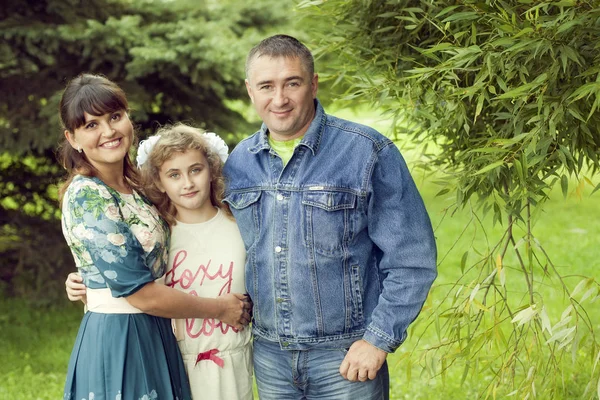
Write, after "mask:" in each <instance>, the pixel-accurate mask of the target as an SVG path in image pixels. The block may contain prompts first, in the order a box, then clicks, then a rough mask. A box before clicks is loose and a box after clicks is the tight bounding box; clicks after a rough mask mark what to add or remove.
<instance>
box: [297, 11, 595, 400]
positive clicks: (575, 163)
mask: <svg viewBox="0 0 600 400" xmlns="http://www.w3.org/2000/svg"><path fill="white" fill-rule="evenodd" d="M300 8H302V9H303V10H305V12H306V13H307V15H308V17H309V18H307V20H310V21H315V20H317V21H318V20H319V19H321V20H326V21H327V22H328V26H330V27H335V28H333V29H332V30H328V31H327V32H326V34H323V35H322V37H321V38H320V39H319V40H318V41H316V43H317V46H318V47H319V50H318V51H319V52H320V53H324V54H327V53H329V54H330V53H332V52H333V53H335V54H339V62H338V63H336V64H335V65H333V66H332V71H333V72H332V75H333V78H340V79H344V80H345V81H346V83H347V84H348V85H349V89H348V90H347V92H346V93H344V96H345V97H346V98H347V99H354V98H358V97H362V98H366V99H368V100H369V101H371V102H373V103H374V104H375V105H376V106H377V107H378V108H379V109H382V110H384V111H386V112H387V113H388V115H389V116H390V117H391V118H392V120H393V123H394V128H395V132H396V134H406V135H408V136H409V137H410V139H411V141H412V142H415V143H419V144H422V145H426V144H427V145H429V151H428V150H427V149H425V150H423V152H424V157H425V160H426V163H424V166H425V167H427V168H433V169H436V170H437V171H438V174H437V175H436V176H437V177H440V176H441V178H438V179H439V180H440V181H441V184H442V185H443V186H444V187H443V188H442V190H441V191H440V194H445V193H449V192H454V193H455V195H456V202H455V207H457V208H462V207H465V206H467V205H471V204H474V206H475V208H476V209H477V210H478V211H479V212H480V214H482V215H486V214H487V213H491V214H492V215H493V220H494V222H495V223H498V224H502V226H503V227H504V234H503V236H502V237H500V238H498V241H497V242H494V243H492V244H490V246H489V248H487V249H485V251H483V252H481V253H480V256H479V259H478V260H477V262H475V263H473V264H471V265H469V264H468V263H467V261H468V256H469V252H465V255H464V256H463V262H462V265H461V268H462V269H463V270H464V276H463V279H461V280H460V281H459V282H457V283H456V284H455V285H454V286H453V287H452V289H450V290H449V291H448V292H447V293H446V296H445V300H444V301H443V302H441V304H439V305H438V307H437V308H436V309H435V311H434V312H433V313H432V314H431V318H432V320H431V321H433V322H432V324H433V323H435V325H436V326H439V331H438V333H439V336H440V343H439V344H438V345H437V346H432V348H431V349H430V350H429V351H427V352H425V354H424V356H423V357H424V359H427V360H432V359H433V360H435V361H436V362H439V364H440V365H441V367H440V368H439V369H438V372H437V373H439V374H441V375H444V374H445V373H446V372H447V370H448V369H449V368H452V367H455V368H456V367H457V366H461V367H462V368H463V369H464V370H465V372H466V371H468V369H469V367H471V368H473V367H475V368H477V369H478V371H479V372H482V373H483V374H485V375H486V376H487V378H489V385H488V386H487V392H486V393H483V395H487V396H492V395H493V396H494V397H495V396H496V393H498V394H500V393H503V394H507V393H508V392H512V394H513V395H516V396H518V397H519V398H525V397H529V396H531V397H534V396H535V395H536V393H537V394H538V395H539V394H543V395H544V396H554V395H555V394H557V393H563V391H564V390H565V389H564V386H562V382H561V379H560V378H557V376H560V370H561V368H562V364H563V362H564V361H565V359H570V357H571V352H573V353H572V354H575V355H576V354H577V352H578V351H579V350H580V349H586V350H588V351H590V352H591V354H592V357H594V359H596V362H597V358H596V355H598V354H600V353H598V338H597V337H596V335H595V332H594V323H593V321H591V320H590V318H589V316H588V314H587V311H586V307H588V304H589V302H590V301H593V300H594V299H597V298H598V295H599V286H598V282H597V281H596V280H595V279H594V278H583V279H581V278H579V279H580V281H579V283H577V282H573V281H570V280H569V279H568V278H565V277H563V276H561V274H559V273H558V272H557V270H556V268H555V266H554V264H553V263H552V260H551V257H550V255H549V252H548V251H547V249H544V248H543V247H542V246H541V245H540V244H539V242H538V241H536V239H535V236H534V233H533V228H532V226H533V224H534V222H535V221H536V218H539V217H540V211H541V210H542V209H543V203H544V201H545V200H546V199H547V196H548V192H549V190H550V189H551V188H552V187H553V185H554V184H555V183H557V182H560V185H561V187H562V190H563V193H564V194H565V195H566V194H567V192H568V191H569V178H571V177H574V178H575V179H577V180H578V181H579V184H578V187H577V190H578V191H579V190H581V188H582V187H583V186H584V185H593V184H592V181H591V179H590V177H593V176H594V174H596V173H597V172H598V168H599V166H600V164H599V155H600V113H599V112H598V107H599V106H600V67H599V65H600V53H599V52H598V48H599V47H600V41H599V38H600V24H598V20H599V18H600V8H599V5H598V2H596V1H586V0H582V1H575V0H560V1H542V2H537V1H536V2H534V1H531V0H518V1H517V0H499V1H498V0H484V1H457V2H456V1H444V0H420V1H419V0H372V1H366V0H347V1H342V0H337V1H336V0H330V1H304V2H302V3H301V4H300ZM317 23H318V22H317ZM432 145H433V146H432ZM439 171H447V173H445V174H441V173H439ZM599 187H600V185H597V186H595V189H594V191H595V190H597V189H598V188H599ZM474 220H475V221H476V220H477V219H474ZM521 232H522V233H521ZM471 257H473V253H472V252H471ZM507 267H514V268H516V269H517V270H519V271H520V272H521V273H520V279H509V280H507V279H506V275H505V271H506V268H507ZM523 283H524V285H523ZM547 284H550V285H553V286H552V287H553V288H555V290H556V289H557V290H559V291H560V293H562V294H563V295H564V296H565V298H566V299H567V303H568V304H567V305H566V308H565V310H564V312H563V313H562V315H561V316H560V317H555V316H549V315H548V312H547V309H546V307H545V305H544V296H543V293H545V292H546V294H548V292H547V291H545V290H544V286H546V285H547ZM523 286H525V289H523V290H521V289H520V287H523ZM515 291H516V294H518V293H523V294H524V296H523V297H521V296H519V295H511V296H509V293H513V294H515ZM552 318H554V319H555V323H554V324H553V323H551V320H552ZM484 349H485V350H484ZM490 349H494V350H490ZM592 364H594V363H593V362H592V363H591V364H590V365H592ZM598 375H599V372H598V368H596V367H595V364H594V368H593V369H592V371H591V372H590V376H589V380H588V386H587V388H586V389H585V393H587V395H589V394H590V393H591V392H592V390H593V389H594V388H595V387H596V384H597V383H598ZM536 388H537V389H536ZM536 390H537V392H536ZM580 395H581V393H580ZM599 396H600V393H599Z"/></svg>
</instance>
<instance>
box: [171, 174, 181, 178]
mask: <svg viewBox="0 0 600 400" xmlns="http://www.w3.org/2000/svg"><path fill="white" fill-rule="evenodd" d="M169 178H171V179H177V178H179V174H171V175H169Z"/></svg>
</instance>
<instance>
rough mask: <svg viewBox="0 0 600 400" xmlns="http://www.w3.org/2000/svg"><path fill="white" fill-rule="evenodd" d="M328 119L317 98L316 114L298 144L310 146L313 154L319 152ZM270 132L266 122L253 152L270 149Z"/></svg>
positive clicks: (252, 148)
mask: <svg viewBox="0 0 600 400" xmlns="http://www.w3.org/2000/svg"><path fill="white" fill-rule="evenodd" d="M326 120H327V115H325V110H323V106H321V103H320V102H319V100H317V99H315V116H314V118H313V120H312V122H311V123H310V126H309V127H308V130H307V131H306V133H305V134H304V137H303V138H302V141H301V142H300V143H299V144H298V145H299V146H306V147H308V148H309V149H310V150H311V152H312V154H313V156H314V155H315V154H317V151H318V150H319V144H320V143H321V136H322V135H323V131H324V127H325V121H326ZM268 132H269V128H267V125H265V124H264V123H263V124H262V126H261V127H260V131H259V135H258V143H256V144H255V145H254V146H252V147H250V148H249V151H250V152H251V153H253V154H256V153H258V152H260V151H261V150H270V149H271V146H270V145H269V139H268V137H267V134H268Z"/></svg>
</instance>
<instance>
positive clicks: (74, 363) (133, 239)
mask: <svg viewBox="0 0 600 400" xmlns="http://www.w3.org/2000/svg"><path fill="white" fill-rule="evenodd" d="M62 211H63V215H62V228H63V234H64V236H65V239H66V240H67V243H68V245H69V247H70V248H71V252H72V253H73V257H74V259H75V264H76V265H77V268H78V269H79V272H80V273H81V275H82V277H83V280H84V283H85V285H86V286H87V288H88V311H87V312H86V313H85V315H84V317H83V320H82V321H81V325H80V327H79V332H78V334H77V338H76V340H75V346H74V348H73V352H72V353H71V359H70V361H69V367H68V373H67V382H66V385H65V391H64V396H63V399H64V400H104V399H106V400H109V399H110V400H129V399H136V400H137V399H143V400H154V399H160V400H166V399H178V400H184V399H191V394H190V389H189V383H188V380H187V377H186V374H185V369H184V366H183V362H182V358H181V355H180V353H179V349H178V347H177V343H176V340H175V337H174V336H173V333H172V329H171V322H170V320H169V319H166V318H160V317H154V316H151V315H148V314H144V313H142V312H141V311H139V310H137V309H135V308H134V307H133V306H131V305H129V303H128V302H127V301H126V300H125V297H127V296H129V295H131V294H133V293H135V292H136V291H137V290H139V289H140V288H141V287H142V286H144V285H145V284H147V283H149V282H152V281H155V280H157V279H159V278H161V277H162V276H163V275H164V273H165V268H166V265H167V261H168V255H167V249H168V240H169V229H168V226H167V225H166V223H165V222H164V221H163V220H162V219H161V218H160V217H159V216H158V213H157V211H156V209H155V208H154V207H153V206H152V205H150V204H149V203H148V202H147V201H146V200H145V199H144V198H143V197H141V196H140V195H139V194H137V193H135V192H134V193H133V194H123V193H119V192H117V191H115V190H113V189H112V188H110V187H108V186H107V185H105V184H104V183H103V182H102V181H101V180H100V179H98V178H93V177H85V176H76V177H75V178H74V179H73V181H72V183H71V184H70V185H69V187H68V189H67V192H66V193H65V196H64V199H63V208H62Z"/></svg>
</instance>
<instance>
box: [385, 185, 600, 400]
mask: <svg viewBox="0 0 600 400" xmlns="http://www.w3.org/2000/svg"><path fill="white" fill-rule="evenodd" d="M590 191H591V188H588V189H587V190H586V191H585V192H584V195H583V196H582V197H581V198H578V197H577V196H576V195H575V194H571V195H569V196H568V198H567V199H564V198H563V196H562V194H561V193H560V189H558V188H557V189H556V190H554V191H553V192H552V193H551V200H550V201H549V202H548V203H547V204H545V206H544V213H543V215H542V216H541V218H540V219H539V220H538V221H537V223H536V225H535V226H534V229H533V233H534V235H535V237H536V238H537V239H538V240H539V242H540V243H541V245H542V246H543V247H544V248H545V249H546V251H547V252H548V254H549V256H550V259H551V260H552V262H553V263H554V264H555V265H556V267H557V270H558V271H559V272H560V273H561V275H563V276H567V277H566V278H565V282H566V283H567V286H568V287H569V288H570V289H573V288H574V287H575V286H576V284H577V283H578V282H579V281H580V280H581V277H582V276H588V277H594V276H596V271H597V270H598V268H599V267H600V261H599V260H600V247H598V246H597V241H598V238H599V237H600V225H599V224H598V223H597V221H598V220H600V208H599V207H598V205H597V204H598V198H597V195H596V196H590V195H589V194H590ZM421 192H422V194H423V196H424V199H425V202H426V204H427V207H428V210H429V212H430V216H431V218H432V222H433V224H434V226H436V227H437V228H436V238H437V243H438V251H439V259H440V260H442V259H443V261H442V262H441V264H440V265H439V276H438V279H437V280H436V282H435V287H434V291H433V294H432V296H431V297H432V299H430V300H431V303H432V304H438V303H439V302H440V301H441V299H442V298H443V297H445V294H446V293H447V292H448V290H449V289H450V287H451V286H450V285H451V284H453V283H455V282H456V281H457V280H458V279H459V278H461V269H460V265H461V257H462V255H463V253H464V252H465V251H466V250H470V258H469V262H468V263H467V264H471V261H474V259H475V256H476V255H475V252H474V251H473V249H474V248H476V249H479V250H480V251H484V250H485V249H486V245H485V241H484V235H483V232H482V229H481V228H478V229H477V231H475V230H474V228H473V227H472V226H470V227H469V228H467V230H466V232H465V233H464V234H463V236H462V238H461V239H458V240H457V238H458V237H459V236H460V235H461V232H462V231H463V229H464V228H465V226H467V224H468V221H469V219H470V213H469V212H468V210H462V211H460V212H457V213H456V214H454V215H453V216H452V217H448V216H446V218H445V219H443V215H444V210H445V208H446V207H448V206H449V205H450V204H451V203H452V199H450V198H436V197H435V193H436V192H437V188H435V187H433V186H431V185H425V186H421ZM442 219H443V221H442ZM440 221H442V222H441V223H440ZM483 225H484V230H485V232H486V235H487V237H488V240H489V242H490V243H495V241H497V240H498V239H499V238H500V235H501V233H502V231H503V227H502V226H494V227H493V226H492V224H491V221H490V218H487V219H485V220H484V224H483ZM455 242H456V243H455ZM453 246H454V247H453ZM504 266H505V268H506V273H507V281H508V280H509V279H512V295H513V298H512V299H511V301H512V303H513V304H518V303H520V304H525V303H527V302H528V299H527V298H526V297H525V296H523V295H522V293H524V291H525V289H526V285H525V282H524V279H523V278H522V273H521V271H520V270H519V269H518V268H517V267H516V259H515V258H514V257H511V258H507V259H506V260H505V261H504ZM539 279H540V280H542V278H541V277H539ZM543 281H544V285H541V286H540V289H539V290H538V297H536V301H538V300H539V299H541V298H543V303H544V304H545V305H546V307H547V309H548V314H549V317H550V319H551V321H552V323H555V322H557V321H558V319H559V317H560V315H561V313H562V312H563V310H564V309H565V308H566V306H567V298H565V296H563V295H562V294H561V292H560V291H559V290H558V284H557V281H556V280H548V279H546V280H543ZM467 282H468V281H467ZM587 309H588V312H590V318H591V320H592V321H593V323H594V329H595V330H596V331H599V330H600V324H599V322H600V310H598V308H597V307H594V305H589V304H588V305H587ZM426 314H427V312H424V313H422V314H421V316H420V318H419V319H418V320H417V323H416V324H415V326H413V327H412V328H411V330H410V334H411V335H410V336H409V339H408V340H407V342H406V343H405V344H404V345H403V346H402V347H401V348H400V349H399V350H398V351H397V352H396V353H395V354H394V355H392V356H390V357H389V362H390V369H391V376H392V398H393V399H432V398H448V399H474V398H479V397H480V395H481V393H482V392H484V391H485V388H486V386H487V383H488V381H489V379H490V376H489V371H481V370H477V368H476V367H475V368H472V369H471V370H470V371H469V372H468V374H467V375H466V376H465V380H464V382H463V372H464V368H463V367H462V366H457V367H455V368H453V369H451V370H450V371H448V373H447V374H446V376H445V378H444V379H443V378H442V377H441V376H437V377H435V378H431V377H430V374H429V373H428V372H427V370H426V369H423V368H421V367H420V366H419V365H416V364H417V363H418V360H416V356H413V357H412V359H408V358H405V356H406V355H407V354H405V353H407V352H409V350H411V349H413V348H414V347H415V345H416V343H417V339H418V338H419V337H421V336H422V339H421V342H420V344H419V346H418V347H419V348H423V347H425V346H427V345H428V344H433V343H436V342H437V337H436V333H435V329H434V328H433V326H431V325H427V326H426V325H425V322H426V321H425V319H426ZM584 341H585V338H584ZM582 343H583V342H582ZM586 350H590V349H589V348H588V349H583V350H581V349H580V350H579V351H578V352H577V359H576V362H575V363H572V362H571V359H570V358H568V359H565V360H564V362H563V366H564V369H563V374H562V376H557V377H556V379H558V380H563V381H564V394H555V395H553V396H552V398H553V399H559V398H564V399H568V398H579V397H581V396H582V395H583V392H584V391H585V387H586V385H587V384H588V382H589V376H590V370H591V365H592V361H593V360H592V359H591V357H590V356H595V353H594V354H591V355H590V354H587V352H586ZM437 368H438V371H439V365H438V366H437ZM409 374H410V375H409ZM409 376H410V379H409V378H408V377H409ZM593 389H594V390H592V391H591V394H589V396H593V395H594V393H595V392H596V390H595V387H594V388H593ZM504 395H506V392H505V393H504ZM512 398H519V397H518V396H515V397H512ZM540 398H548V397H540Z"/></svg>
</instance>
